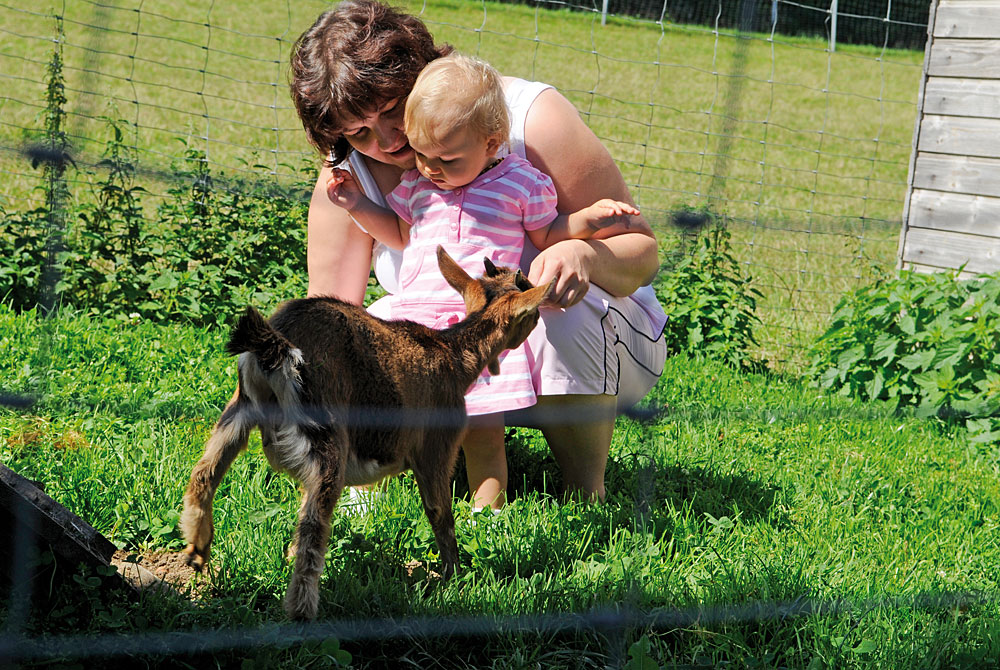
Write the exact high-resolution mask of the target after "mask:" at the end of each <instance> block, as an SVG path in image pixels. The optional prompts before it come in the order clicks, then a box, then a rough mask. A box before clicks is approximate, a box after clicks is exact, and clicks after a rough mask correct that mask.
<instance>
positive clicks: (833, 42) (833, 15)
mask: <svg viewBox="0 0 1000 670" xmlns="http://www.w3.org/2000/svg"><path fill="white" fill-rule="evenodd" d="M836 50H837V0H830V51H836Z"/></svg>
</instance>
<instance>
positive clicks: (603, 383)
mask: <svg viewBox="0 0 1000 670" xmlns="http://www.w3.org/2000/svg"><path fill="white" fill-rule="evenodd" d="M389 302H390V301H389V300H385V299H381V300H377V301H375V302H374V303H372V304H371V305H370V306H369V307H368V311H369V312H371V313H372V314H373V315H375V316H377V317H380V318H383V319H391V318H392V313H391V309H389ZM539 314H540V316H541V318H540V319H539V321H538V326H537V327H536V328H535V329H534V330H533V331H532V332H531V335H529V336H528V340H527V346H526V347H525V350H526V352H527V354H528V368H529V369H530V370H531V381H532V385H533V386H534V389H535V394H536V395H538V396H561V395H571V394H576V395H612V396H616V397H617V399H618V403H617V409H618V411H619V412H623V411H625V410H627V409H629V408H630V407H632V406H633V405H635V404H636V403H637V402H639V401H640V400H642V398H643V397H644V396H645V395H646V394H647V393H649V390H650V389H652V388H653V386H654V385H655V384H656V382H657V380H658V379H659V378H660V375H661V374H662V373H663V364H664V361H665V360H666V358H667V345H666V342H665V340H664V337H663V317H662V312H660V313H659V315H656V314H655V313H654V314H653V315H650V314H649V313H648V312H647V310H646V309H644V308H643V307H642V305H641V304H640V303H639V302H636V301H635V300H632V299H631V298H616V297H614V296H612V295H611V294H609V293H607V292H606V291H604V290H603V289H601V288H600V287H598V286H596V285H594V284H591V285H590V290H588V291H587V294H586V295H585V296H584V298H583V300H581V301H580V302H579V303H577V304H576V305H573V306H572V307H570V308H569V309H557V308H542V309H541V310H540V312H539ZM656 316H659V319H658V320H657V318H655V317H656ZM510 418H511V419H512V420H514V421H515V422H516V421H517V419H516V415H514V416H512V417H510Z"/></svg>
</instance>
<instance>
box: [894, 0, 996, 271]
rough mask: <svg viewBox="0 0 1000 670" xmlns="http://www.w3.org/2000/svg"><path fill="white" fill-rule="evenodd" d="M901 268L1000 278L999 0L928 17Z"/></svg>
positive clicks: (944, 1) (937, 6)
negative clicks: (987, 274) (999, 274)
mask: <svg viewBox="0 0 1000 670" xmlns="http://www.w3.org/2000/svg"><path fill="white" fill-rule="evenodd" d="M930 26H931V29H930V35H929V39H928V42H927V56H926V58H925V60H924V78H923V82H922V84H921V91H920V103H919V111H918V114H917V117H918V118H917V124H916V129H915V131H914V150H913V157H912V158H911V164H910V179H909V188H908V189H907V199H906V204H905V206H904V212H903V231H902V234H901V237H900V264H901V266H902V267H908V268H914V269H918V270H924V271H937V270H944V269H957V268H959V267H961V266H963V265H964V266H965V275H967V276H968V275H971V274H976V273H980V272H995V271H998V270H1000V0H937V1H936V2H935V3H934V4H933V5H932V6H931V11H930Z"/></svg>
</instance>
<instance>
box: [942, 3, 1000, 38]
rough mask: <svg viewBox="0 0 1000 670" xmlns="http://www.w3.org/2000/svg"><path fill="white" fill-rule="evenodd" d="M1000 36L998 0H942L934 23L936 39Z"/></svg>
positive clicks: (999, 7) (999, 5)
mask: <svg viewBox="0 0 1000 670" xmlns="http://www.w3.org/2000/svg"><path fill="white" fill-rule="evenodd" d="M997 36H1000V2H997V0H964V1H962V0H942V1H941V2H940V3H939V4H938V10H937V16H936V20H935V21H934V37H956V38H958V37H961V38H976V37H981V38H996V37H997Z"/></svg>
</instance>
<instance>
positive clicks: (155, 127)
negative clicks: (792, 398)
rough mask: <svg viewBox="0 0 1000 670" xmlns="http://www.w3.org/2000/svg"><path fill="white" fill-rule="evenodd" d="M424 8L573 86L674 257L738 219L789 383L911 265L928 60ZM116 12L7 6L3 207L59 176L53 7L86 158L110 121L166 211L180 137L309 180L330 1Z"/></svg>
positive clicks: (528, 73) (550, 15) (636, 25)
mask: <svg viewBox="0 0 1000 670" xmlns="http://www.w3.org/2000/svg"><path fill="white" fill-rule="evenodd" d="M403 4H404V6H407V7H410V8H411V9H412V10H413V11H418V12H421V14H422V16H423V17H424V19H425V20H426V21H427V23H428V25H429V26H430V28H431V29H432V31H433V32H434V34H435V36H436V37H437V38H438V39H439V40H440V41H446V42H449V43H452V44H453V45H455V46H456V47H457V48H459V49H461V50H463V51H466V52H469V53H473V54H478V55H479V56H481V57H483V58H486V59H488V60H490V61H491V62H492V63H494V64H495V65H496V66H497V67H498V68H499V69H500V70H501V71H503V72H504V73H506V74H511V75H516V76H522V77H527V78H533V79H538V80H542V81H547V82H550V83H552V84H554V85H556V86H557V87H559V88H560V89H561V90H562V91H563V92H564V93H565V94H566V95H567V96H568V97H569V98H570V99H571V100H572V101H573V102H574V103H575V104H576V105H577V107H578V108H579V109H580V111H581V114H583V116H584V118H585V119H586V120H587V122H588V123H589V124H590V125H591V127H592V128H593V129H594V131H595V132H596V133H597V134H598V136H599V137H601V139H602V140H603V141H604V142H605V144H606V145H607V146H608V148H609V150H610V151H611V152H612V155H613V156H614V157H615V159H616V160H617V161H618V164H619V165H620V167H621V168H622V171H623V173H624V174H625V177H626V179H627V181H628V182H629V184H630V185H631V186H632V189H633V193H634V194H635V197H636V199H637V200H638V201H639V204H640V205H641V206H642V208H643V210H644V212H645V213H646V215H647V217H648V218H649V220H650V221H651V222H652V223H653V224H654V226H655V227H656V229H657V232H658V233H659V234H660V236H661V238H662V240H663V248H664V251H665V252H667V251H669V250H670V249H672V247H673V238H674V236H675V234H676V231H675V230H674V229H673V228H672V227H671V223H670V221H671V213H672V212H674V211H676V210H677V209H678V208H682V207H697V206H702V205H710V206H711V207H712V208H713V209H715V210H716V211H718V212H720V213H725V214H726V215H728V216H729V217H730V225H731V228H732V230H733V233H734V241H735V243H736V247H737V251H738V253H739V256H740V258H741V260H743V262H744V263H745V267H746V271H747V273H748V274H750V275H752V276H753V277H754V280H755V282H756V284H757V286H758V288H760V289H761V291H762V292H763V293H764V295H765V298H764V300H763V301H762V303H761V307H760V309H761V316H762V318H763V321H764V323H763V326H762V328H761V330H760V333H759V334H758V339H759V341H760V342H761V350H760V355H761V356H762V357H764V358H767V359H768V360H769V361H771V362H772V363H773V364H774V365H775V366H776V367H777V368H779V369H782V370H796V369H799V368H800V367H801V364H802V360H803V356H802V354H803V350H804V348H805V347H806V346H807V345H808V343H809V342H810V341H811V340H812V338H813V337H815V335H816V334H818V332H820V331H821V330H822V327H823V325H824V322H825V319H826V318H827V316H828V315H829V313H830V311H831V308H832V306H833V305H834V304H835V302H836V301H837V299H838V298H839V297H840V296H841V295H842V294H843V293H844V291H846V290H848V289H849V288H854V287H856V286H858V285H860V284H862V283H864V282H865V281H867V280H868V279H869V278H870V276H871V274H870V269H871V267H872V266H875V267H879V268H883V269H891V268H893V267H894V265H895V256H896V249H897V239H898V233H899V228H900V217H901V214H902V210H903V199H904V196H905V188H906V176H907V164H908V159H909V155H910V149H911V135H912V132H913V122H914V118H915V113H916V96H917V92H918V88H919V81H920V76H921V70H922V68H921V64H922V60H923V53H922V52H921V51H900V50H885V51H883V50H881V49H877V48H873V47H857V46H849V45H841V46H840V47H838V49H837V51H836V52H834V53H829V52H828V51H827V49H826V47H827V45H826V43H825V41H823V40H810V39H804V38H788V37H783V36H780V35H778V36H775V37H774V39H773V40H772V39H770V38H769V36H768V35H766V34H760V35H754V36H752V38H751V39H747V40H742V39H737V38H736V37H734V36H733V35H732V34H725V33H723V34H719V35H716V34H714V33H713V32H712V31H711V30H710V29H708V28H705V27H696V26H694V27H693V26H683V25H673V24H665V25H663V26H660V25H657V24H655V23H652V22H649V21H638V20H631V19H627V18H617V19H612V20H610V21H609V22H608V25H606V26H601V25H600V21H599V18H598V16H597V15H596V14H589V13H579V12H568V11H553V10H540V9H539V10H536V9H535V8H533V7H530V6H521V5H507V4H504V5H501V4H497V3H492V2H487V3H485V4H483V3H479V2H467V1H465V2H460V1H458V0H434V1H433V2H427V3H423V2H409V3H403ZM97 7H98V6H97V5H94V4H91V3H89V2H74V3H66V4H65V5H64V4H63V3H54V4H52V6H51V7H50V6H49V4H48V3H40V4H36V5H32V6H30V8H28V9H23V8H21V9H14V8H11V7H3V8H0V25H3V31H4V32H3V33H2V34H3V39H2V40H0V63H2V64H3V65H2V67H0V72H3V75H2V79H0V81H3V82H4V84H5V90H4V94H3V97H0V110H2V115H0V116H2V121H0V146H2V147H3V148H4V151H0V170H2V171H3V172H4V174H5V180H6V187H5V189H4V196H5V198H0V204H2V205H3V206H5V207H7V208H12V209H17V208H23V207H24V206H26V205H29V204H31V203H34V204H35V205H37V204H39V203H40V198H41V194H40V193H38V192H36V191H33V190H32V188H33V187H34V186H36V185H37V184H38V183H39V174H38V173H37V172H34V171H32V170H31V169H30V168H29V167H28V166H27V164H26V161H25V160H24V159H23V158H22V157H21V156H19V155H18V154H17V153H16V152H15V151H13V149H14V148H16V147H18V146H20V145H21V143H22V142H23V141H25V140H26V139H27V138H28V137H29V136H30V134H31V133H30V132H29V131H28V130H27V129H30V128H37V127H38V126H39V123H38V121H37V119H36V117H37V115H38V114H39V113H40V112H41V111H42V110H41V104H42V100H43V99H44V83H43V79H44V70H45V67H44V66H45V63H46V62H47V60H48V59H49V57H50V55H51V50H52V41H51V38H52V36H53V34H54V21H52V20H51V19H49V18H47V17H48V15H49V14H50V13H51V12H52V11H53V8H55V9H58V10H59V11H63V9H64V8H65V9H64V11H65V22H64V27H65V33H66V44H65V46H64V57H65V61H66V77H67V86H68V98H69V100H70V102H69V111H70V113H71V116H70V119H69V123H68V130H69V132H70V133H71V134H72V135H73V136H75V137H76V138H77V139H76V142H75V143H76V146H77V149H78V150H81V151H83V152H84V154H85V156H88V157H90V158H91V159H92V161H93V160H96V159H97V158H98V157H99V154H100V149H101V146H102V143H103V142H104V141H105V139H106V129H105V128H104V126H103V124H102V122H101V121H100V120H99V119H97V118H96V117H98V116H100V115H102V114H112V115H114V116H120V117H122V118H125V119H128V120H129V121H131V122H133V123H134V124H135V125H136V128H137V130H136V131H135V133H134V143H135V145H136V147H137V148H138V150H139V158H140V161H141V163H142V165H143V166H144V167H145V168H146V169H148V170H151V172H150V173H147V174H146V175H145V176H144V177H143V180H144V184H143V185H144V186H145V187H146V188H147V190H148V191H149V193H150V197H152V198H155V197H156V196H159V195H162V194H164V193H165V191H166V188H167V181H165V180H169V178H170V174H171V167H170V166H171V162H172V161H173V160H174V159H175V158H176V157H177V156H178V155H180V153H181V152H182V150H183V147H182V146H181V144H180V143H179V142H178V140H184V141H185V142H187V143H188V145H189V146H192V147H194V148H199V149H200V148H203V149H204V150H205V151H206V154H207V157H208V160H209V161H210V162H211V164H212V168H213V170H215V169H220V170H224V171H228V172H234V173H235V172H239V171H245V170H248V169H251V168H248V166H251V165H255V164H257V165H261V166H262V167H260V168H256V169H252V171H253V172H254V174H257V175H267V174H268V173H271V172H273V173H275V174H276V175H278V178H280V179H284V180H286V181H287V180H289V179H291V178H292V174H293V173H294V169H293V167H292V166H296V165H299V163H300V161H301V160H303V159H310V160H314V159H315V157H313V156H312V155H311V154H310V151H309V148H308V147H307V146H306V143H305V139H304V133H302V131H301V128H300V125H299V123H298V120H297V119H296V117H295V114H294V112H293V110H292V109H291V104H290V101H289V99H288V95H287V91H286V88H285V81H286V70H287V66H286V62H287V58H288V53H289V51H290V48H291V43H292V41H293V40H294V39H295V38H296V37H297V36H298V35H299V33H301V32H302V31H303V30H304V29H305V28H306V27H308V25H309V24H310V23H311V22H312V20H313V19H314V18H315V16H316V15H318V13H319V12H320V11H322V10H323V9H325V8H326V5H325V4H324V3H320V2H295V3H258V4H256V5H255V6H254V10H253V11H246V10H245V8H244V7H243V5H242V4H241V3H236V2H233V0H225V1H221V2H214V3H212V4H211V7H210V8H209V7H208V6H205V7H200V8H198V9H195V8H191V7H187V5H185V4H184V3H181V2H179V1H178V0H169V1H167V2H161V3H158V4H157V6H156V8H155V11H154V10H153V9H151V8H150V7H149V6H148V5H144V4H142V3H139V2H137V1H135V0H132V2H125V3H116V4H115V8H107V7H105V8H104V9H102V10H98V8H97ZM137 10H141V11H137ZM206 24H208V25H206ZM101 25H103V26H105V29H101V30H98V29H95V27H94V26H101ZM105 98H108V99H110V100H111V106H110V107H109V105H108V103H107V102H106V100H105ZM82 162H86V161H82ZM72 178H73V179H78V180H80V181H81V183H79V184H77V185H76V187H75V188H74V197H76V198H86V197H89V196H88V194H87V187H86V182H87V181H88V180H89V179H91V178H90V177H89V176H87V175H86V174H74V175H73V177H72ZM147 207H148V205H147Z"/></svg>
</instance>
